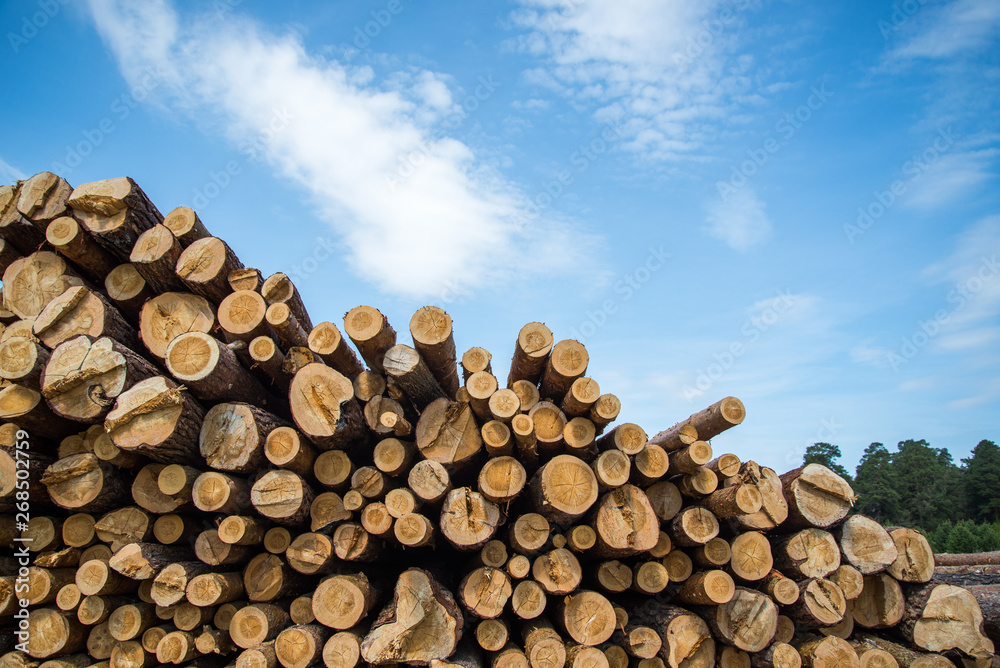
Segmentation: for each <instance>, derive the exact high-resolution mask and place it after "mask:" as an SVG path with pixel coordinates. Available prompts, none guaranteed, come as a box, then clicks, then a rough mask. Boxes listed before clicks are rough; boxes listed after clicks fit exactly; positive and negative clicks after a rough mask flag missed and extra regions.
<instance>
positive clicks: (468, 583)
mask: <svg viewBox="0 0 1000 668" xmlns="http://www.w3.org/2000/svg"><path fill="white" fill-rule="evenodd" d="M513 591H514V590H513V587H512V586H511V583H510V578H509V577H507V574H506V573H504V572H503V571H502V570H500V569H498V568H489V567H486V566H484V567H480V568H476V569H474V570H473V571H472V572H470V573H469V574H468V575H466V576H465V577H464V578H462V581H461V582H460V583H459V585H458V589H457V590H456V596H457V597H458V600H459V601H460V602H461V603H462V607H464V608H465V609H466V610H468V611H469V613H470V614H472V615H474V616H476V617H478V618H480V619H496V618H497V617H499V616H500V614H501V613H502V612H503V610H504V606H506V605H507V601H508V600H510V597H511V594H513Z"/></svg>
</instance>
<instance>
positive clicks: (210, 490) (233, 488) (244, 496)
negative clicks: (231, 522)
mask: <svg viewBox="0 0 1000 668" xmlns="http://www.w3.org/2000/svg"><path fill="white" fill-rule="evenodd" d="M191 500H192V501H193V502H194V505H195V507H196V508H198V510H201V511H203V512H206V513H221V514H225V515H233V514H238V513H240V512H242V511H245V510H247V509H248V508H249V507H250V482H249V481H248V480H246V479H245V478H240V477H238V476H232V475H227V474H225V473H219V472H218V471H205V472H204V473H202V474H200V475H199V476H198V477H197V478H196V479H195V481H194V483H193V484H192V485H191ZM223 542H225V541H223Z"/></svg>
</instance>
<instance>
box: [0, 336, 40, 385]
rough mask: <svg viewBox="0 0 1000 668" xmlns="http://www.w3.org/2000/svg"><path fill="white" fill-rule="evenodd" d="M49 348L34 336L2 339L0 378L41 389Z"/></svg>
mask: <svg viewBox="0 0 1000 668" xmlns="http://www.w3.org/2000/svg"><path fill="white" fill-rule="evenodd" d="M48 361H49V350H48V349H47V348H46V347H45V346H43V345H42V344H41V343H39V342H38V339H37V338H35V337H34V336H30V337H28V336H10V337H7V338H4V339H3V340H2V341H0V378H3V379H5V380H9V381H11V382H13V383H18V384H20V385H23V386H25V387H30V388H32V389H36V390H37V389H40V387H41V379H42V372H43V371H44V370H45V365H46V364H47V363H48Z"/></svg>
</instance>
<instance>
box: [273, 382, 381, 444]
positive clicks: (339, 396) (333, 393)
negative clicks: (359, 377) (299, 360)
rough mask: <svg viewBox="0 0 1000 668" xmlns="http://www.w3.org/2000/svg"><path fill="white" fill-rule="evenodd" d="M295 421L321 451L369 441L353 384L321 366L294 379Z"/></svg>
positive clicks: (293, 416)
mask: <svg viewBox="0 0 1000 668" xmlns="http://www.w3.org/2000/svg"><path fill="white" fill-rule="evenodd" d="M289 404H290V405H291V409H292V418H293V419H294V420H295V424H296V425H297V426H298V428H299V431H300V432H301V433H302V434H303V435H304V436H305V437H306V438H307V439H309V441H310V442H311V443H312V444H313V445H315V446H316V447H317V448H319V449H320V450H348V449H350V448H351V447H353V446H356V445H361V444H363V443H365V442H366V441H367V439H368V436H367V433H366V430H365V423H364V416H363V415H362V412H361V407H360V406H359V405H358V403H357V401H355V399H354V386H353V385H352V384H351V381H350V380H348V379H347V378H346V377H345V376H343V375H342V374H340V373H339V372H337V371H336V370H334V369H331V368H330V367H328V366H326V365H325V364H321V363H313V364H307V365H306V366H304V367H302V368H301V369H300V370H299V371H298V373H296V374H295V377H294V378H293V379H292V384H291V388H290V390H289Z"/></svg>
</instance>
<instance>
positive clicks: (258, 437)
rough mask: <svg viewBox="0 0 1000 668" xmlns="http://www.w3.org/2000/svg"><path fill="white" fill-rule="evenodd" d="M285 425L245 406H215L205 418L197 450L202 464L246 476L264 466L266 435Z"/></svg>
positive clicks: (255, 409)
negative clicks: (203, 459) (203, 460)
mask: <svg viewBox="0 0 1000 668" xmlns="http://www.w3.org/2000/svg"><path fill="white" fill-rule="evenodd" d="M287 426H288V424H287V423H286V422H285V421H284V420H282V419H281V418H279V417H276V416H274V415H272V414H270V413H268V412H267V411H265V410H263V409H261V408H257V407H256V406H251V405H250V404H247V403H239V402H233V403H222V404H216V405H215V406H213V407H212V408H210V409H209V411H208V413H206V414H205V419H204V421H203V422H202V425H201V432H200V435H199V439H198V440H199V448H200V451H201V455H202V457H204V458H205V462H206V463H207V464H208V465H209V466H211V467H212V468H214V469H216V470H219V471H228V472H232V473H250V472H254V471H256V470H258V469H260V468H261V466H262V464H263V463H264V443H265V441H266V440H267V435H268V434H269V433H270V432H271V431H272V430H274V429H276V428H278V427H287Z"/></svg>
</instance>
